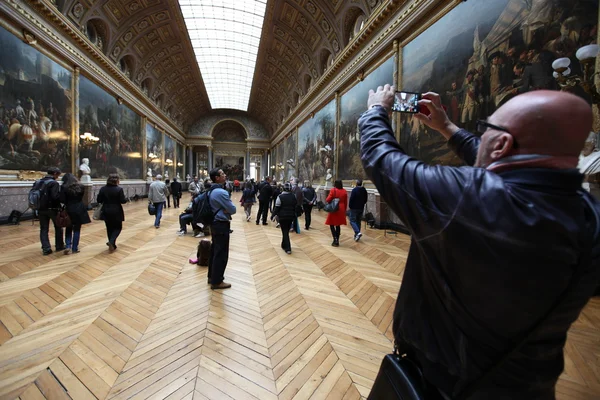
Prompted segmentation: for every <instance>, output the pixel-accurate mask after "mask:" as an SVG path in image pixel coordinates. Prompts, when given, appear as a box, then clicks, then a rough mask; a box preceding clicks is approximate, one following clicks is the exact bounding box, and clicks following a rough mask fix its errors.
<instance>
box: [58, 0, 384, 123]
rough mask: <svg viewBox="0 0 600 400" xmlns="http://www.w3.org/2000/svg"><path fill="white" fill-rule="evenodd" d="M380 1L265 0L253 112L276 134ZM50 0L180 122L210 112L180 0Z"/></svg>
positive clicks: (250, 109) (98, 48) (158, 104)
mask: <svg viewBox="0 0 600 400" xmlns="http://www.w3.org/2000/svg"><path fill="white" fill-rule="evenodd" d="M381 1H382V0H350V1H347V0H268V2H267V12H266V15H265V22H264V26H263V35H262V39H261V43H260V46H259V54H258V60H257V65H256V71H255V75H254V83H253V87H252V92H251V96H250V104H249V107H248V114H249V116H251V117H253V118H255V119H257V120H258V121H259V122H261V123H262V124H263V126H264V127H265V128H266V129H267V130H268V131H269V132H270V133H271V134H273V133H274V132H275V131H276V129H277V128H278V127H279V126H280V124H281V123H282V121H283V119H284V118H285V117H287V116H288V115H289V114H290V111H291V110H293V109H294V107H295V106H296V105H297V104H298V103H299V102H300V101H301V100H302V98H303V97H304V96H305V95H306V94H307V93H308V92H309V91H310V89H311V87H312V85H313V84H314V82H316V81H317V80H318V79H319V77H320V76H321V75H322V74H324V73H325V72H326V71H327V69H328V68H330V67H331V65H332V64H333V60H334V59H335V57H337V56H338V55H339V54H340V52H342V51H343V49H344V47H345V46H346V45H347V44H348V43H349V41H350V40H351V39H352V36H353V35H354V34H355V32H357V31H358V30H359V29H360V23H361V21H363V20H365V19H368V18H369V16H370V15H371V13H372V12H373V10H374V9H375V8H376V7H377V6H378V5H379V4H380V3H381ZM53 2H55V3H56V6H57V8H58V9H59V11H60V12H61V13H62V14H63V15H64V16H65V17H66V18H67V19H69V20H70V21H71V22H72V23H73V24H75V25H76V26H77V27H79V29H80V30H81V31H82V32H84V33H85V34H86V36H87V37H88V38H89V40H90V41H91V42H92V44H94V45H95V48H96V49H97V50H99V51H101V52H103V53H104V54H105V55H106V56H107V57H108V58H109V59H110V60H111V61H112V62H114V63H115V65H116V66H117V67H118V68H119V69H120V70H121V72H122V73H123V74H125V75H126V76H127V78H128V79H130V80H131V82H132V83H133V84H135V85H137V86H139V87H140V88H141V90H142V91H143V92H144V93H145V94H146V95H147V96H148V98H149V99H150V100H151V101H153V102H154V103H155V104H156V105H157V106H158V107H159V108H160V109H161V110H162V111H163V112H164V113H165V114H166V115H167V116H168V117H169V118H171V119H172V120H173V121H176V122H177V124H178V125H180V126H182V127H184V129H187V128H189V127H190V126H191V125H192V124H193V123H194V122H195V121H197V120H199V119H201V118H202V117H204V116H206V115H208V114H211V113H212V110H211V108H210V102H209V100H208V96H207V94H206V90H205V88H204V83H203V81H202V77H201V74H200V71H199V69H198V65H197V63H196V60H195V56H194V52H193V49H192V47H191V43H190V42H189V38H188V35H187V31H186V28H185V23H184V21H183V17H182V15H181V12H180V10H179V6H178V2H177V1H176V0H107V1H101V0H56V1H53Z"/></svg>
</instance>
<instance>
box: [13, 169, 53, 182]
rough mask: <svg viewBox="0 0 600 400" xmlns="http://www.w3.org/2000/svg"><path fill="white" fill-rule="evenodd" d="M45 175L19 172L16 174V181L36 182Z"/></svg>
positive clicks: (33, 172) (37, 172) (42, 173)
mask: <svg viewBox="0 0 600 400" xmlns="http://www.w3.org/2000/svg"><path fill="white" fill-rule="evenodd" d="M44 176H46V174H45V173H44V172H41V171H24V170H20V171H19V173H18V174H17V179H18V180H20V181H36V180H38V179H42V178H43V177H44Z"/></svg>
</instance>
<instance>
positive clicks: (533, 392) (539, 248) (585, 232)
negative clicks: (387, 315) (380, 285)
mask: <svg viewBox="0 0 600 400" xmlns="http://www.w3.org/2000/svg"><path fill="white" fill-rule="evenodd" d="M393 100H394V88H393V87H390V86H389V85H386V86H385V87H379V88H378V89H377V91H376V92H374V91H373V90H371V91H370V92H369V100H368V110H367V111H366V112H365V113H364V114H363V115H362V116H361V117H360V119H359V128H360V132H361V145H362V149H361V158H362V162H363V165H364V167H365V170H366V172H367V174H368V175H369V177H370V178H371V179H372V181H373V182H374V183H375V185H376V186H377V189H378V190H379V193H380V194H381V196H382V197H383V198H384V199H385V202H386V203H387V204H388V205H389V206H390V207H391V208H392V209H393V210H394V212H395V213H396V214H397V215H398V216H399V217H400V218H401V219H402V220H403V221H404V222H405V224H406V225H407V226H408V228H409V230H410V233H411V236H412V244H411V247H410V251H409V255H408V259H407V262H406V269H405V272H404V277H403V282H402V287H401V290H400V293H399V295H398V299H397V302H396V308H395V311H394V320H393V331H394V337H395V341H396V343H397V345H398V346H399V348H400V349H401V351H402V352H404V353H406V354H407V355H408V357H409V358H412V359H413V360H415V361H416V362H417V363H418V364H420V366H421V368H422V370H423V374H424V377H425V380H426V381H427V385H428V390H431V393H430V397H427V398H437V397H438V396H440V394H441V395H442V396H445V398H450V397H456V396H457V395H458V394H460V393H461V392H462V391H463V390H464V388H465V387H468V386H469V385H470V384H474V385H475V386H474V391H473V395H472V396H470V397H468V398H469V399H486V400H489V399H511V400H515V399H554V397H555V396H554V386H555V384H556V381H557V379H558V377H559V375H560V374H561V372H562V370H563V365H564V362H563V346H564V343H565V340H566V334H567V331H568V329H569V327H570V325H571V323H572V322H573V321H575V320H576V319H577V317H578V315H579V313H580V311H581V310H582V308H583V307H584V306H585V304H586V303H587V301H588V300H589V298H590V297H591V296H592V294H593V292H594V290H595V287H596V285H597V284H598V281H599V278H600V245H599V243H600V240H598V231H599V225H600V223H599V221H600V204H599V202H598V201H596V200H595V199H594V198H592V197H591V196H590V195H589V194H587V193H586V192H584V191H582V190H581V185H582V180H583V176H582V175H581V174H580V173H579V171H578V170H577V169H576V165H577V158H578V155H579V153H580V151H581V148H582V147H583V144H584V141H585V139H586V137H587V136H588V133H589V132H590V130H591V129H592V111H591V107H590V106H589V105H588V104H587V103H586V102H585V101H583V100H582V99H580V98H578V97H576V96H573V95H570V94H567V93H563V92H550V91H535V92H529V93H526V94H523V95H520V96H517V97H515V98H513V99H512V100H510V101H509V102H508V103H506V104H505V105H504V106H502V107H501V108H500V109H498V110H497V111H496V112H495V113H494V114H493V115H492V116H490V117H489V118H488V119H487V120H486V121H478V122H477V130H478V132H479V134H478V135H473V134H471V133H469V132H467V131H465V130H463V129H459V128H458V127H457V126H456V125H454V124H453V123H452V122H451V121H450V120H449V119H448V116H447V115H446V113H445V111H444V109H443V108H442V106H441V103H440V97H439V95H437V94H435V93H426V94H424V95H423V99H422V100H421V101H420V102H419V107H420V108H421V110H423V109H425V108H427V109H428V110H429V113H428V115H425V114H423V113H419V114H416V115H415V116H414V118H417V119H419V120H420V121H421V122H422V123H424V124H425V125H427V126H429V127H431V128H433V129H436V130H438V131H439V132H440V133H441V134H442V135H443V136H444V137H445V138H446V139H447V140H448V146H449V147H450V148H451V149H452V150H454V152H456V154H457V155H458V156H459V157H461V158H462V159H463V160H464V162H465V163H466V164H467V165H468V166H464V167H447V166H429V165H426V164H425V163H423V162H421V161H419V160H416V159H414V158H411V157H409V156H408V155H406V154H405V153H404V151H403V150H402V148H401V147H400V146H399V144H398V143H397V142H396V140H395V139H394V132H393V131H392V129H391V127H390V122H389V115H388V114H389V111H390V108H391V106H392V103H393ZM556 304H558V305H557V306H556V307H555V305H556ZM535 326H538V328H537V329H535V330H533V331H532V329H533V328H534V327H535ZM521 341H522V342H524V344H523V345H522V347H520V348H517V346H516V345H517V344H518V343H519V342H521ZM505 355H510V356H509V357H508V358H507V359H506V360H505V361H502V362H501V360H502V358H503V356H505ZM488 372H489V373H488ZM482 376H485V378H484V379H481V377H482ZM374 391H375V390H374ZM438 392H439V393H438ZM433 393H434V394H433Z"/></svg>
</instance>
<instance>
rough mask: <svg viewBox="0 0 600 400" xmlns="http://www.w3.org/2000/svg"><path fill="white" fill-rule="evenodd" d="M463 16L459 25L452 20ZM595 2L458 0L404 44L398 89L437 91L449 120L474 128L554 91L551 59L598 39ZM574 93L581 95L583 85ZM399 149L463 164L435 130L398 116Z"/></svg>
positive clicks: (575, 69)
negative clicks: (520, 100)
mask: <svg viewBox="0 0 600 400" xmlns="http://www.w3.org/2000/svg"><path fill="white" fill-rule="evenodd" d="M456 21H460V23H458V24H457V23H456ZM597 21H598V1H597V0H527V1H525V0H494V1H485V2H484V1H472V2H467V3H461V4H460V5H458V6H457V7H456V8H454V9H453V10H452V11H450V12H449V13H448V14H447V15H445V16H444V17H443V18H442V19H440V20H439V21H438V22H436V23H435V24H434V25H433V26H432V27H430V28H429V29H427V30H426V31H425V32H424V33H423V34H421V35H420V36H418V37H417V38H416V39H415V40H413V41H412V42H410V43H409V44H407V45H406V46H405V47H404V50H403V76H402V82H403V87H402V89H403V90H407V91H417V92H427V91H434V92H437V93H440V94H441V95H442V103H443V104H444V106H445V107H446V108H447V111H448V115H449V117H450V119H451V120H452V121H453V122H454V123H456V124H457V125H458V126H460V127H463V128H465V129H467V130H470V131H473V130H474V126H475V122H476V121H477V120H478V119H486V118H487V117H488V116H489V115H491V114H492V113H493V112H494V111H495V110H496V109H497V108H498V107H500V106H501V105H502V104H504V103H505V102H507V101H508V100H510V99H511V98H513V97H514V96H516V95H518V94H520V93H524V92H527V91H530V90H539V89H558V85H557V82H556V80H555V79H554V78H553V76H552V74H553V69H552V62H553V61H554V60H556V59H557V58H561V57H568V58H570V59H571V65H570V67H571V70H572V73H573V74H577V75H579V76H581V72H582V71H581V65H580V63H579V61H578V60H577V58H576V57H575V53H576V51H577V49H579V48H580V47H582V46H585V45H588V44H592V43H595V42H596V40H595V39H596V36H597ZM575 93H577V94H579V95H581V96H582V97H584V98H585V97H586V95H585V93H583V91H581V89H580V88H577V89H576V92H575ZM400 128H401V131H400V132H401V133H400V143H401V145H402V147H403V148H404V150H405V151H406V152H407V153H408V154H410V155H412V156H414V157H416V158H419V159H421V160H423V161H425V162H427V163H430V164H442V165H460V164H461V163H462V162H461V161H460V160H459V159H458V157H456V156H455V155H454V154H453V153H452V152H451V151H450V150H449V149H448V148H447V146H446V144H445V140H444V139H443V138H442V137H441V135H439V134H438V133H437V132H434V131H432V130H430V129H428V128H426V127H425V126H424V125H423V124H421V123H420V122H419V121H418V120H416V119H413V118H412V117H411V116H409V115H402V118H401V124H400Z"/></svg>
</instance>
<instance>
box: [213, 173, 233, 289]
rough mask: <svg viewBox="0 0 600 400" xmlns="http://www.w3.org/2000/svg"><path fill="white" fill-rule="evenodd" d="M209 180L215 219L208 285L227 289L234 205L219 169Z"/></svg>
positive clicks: (228, 286)
mask: <svg viewBox="0 0 600 400" xmlns="http://www.w3.org/2000/svg"><path fill="white" fill-rule="evenodd" d="M210 179H211V180H212V182H213V184H212V186H211V187H210V189H209V193H208V194H207V195H208V196H210V197H209V202H210V206H211V208H212V211H213V213H214V216H215V219H214V222H213V224H212V226H211V237H212V243H211V246H210V260H209V263H208V283H210V287H211V289H227V288H230V287H231V284H230V283H227V282H225V281H224V280H223V279H224V275H225V268H227V262H228V260H229V237H230V235H231V232H230V225H231V223H230V222H229V221H230V220H231V216H232V215H233V214H235V212H236V208H235V204H233V202H232V201H231V199H230V198H229V193H228V192H227V190H225V189H223V184H224V183H225V182H226V180H227V175H225V173H224V172H223V170H222V169H220V168H214V169H212V170H211V171H210Z"/></svg>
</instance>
